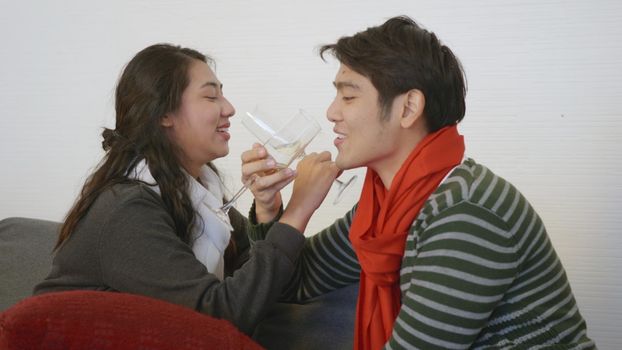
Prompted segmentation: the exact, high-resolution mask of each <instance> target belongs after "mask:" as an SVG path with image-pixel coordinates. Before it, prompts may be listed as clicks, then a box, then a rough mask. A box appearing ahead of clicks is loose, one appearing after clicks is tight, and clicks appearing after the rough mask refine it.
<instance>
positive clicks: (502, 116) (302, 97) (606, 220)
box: [0, 0, 622, 349]
mask: <svg viewBox="0 0 622 350" xmlns="http://www.w3.org/2000/svg"><path fill="white" fill-rule="evenodd" d="M1 1H2V3H1V7H0V8H1V9H2V10H1V12H0V38H1V39H2V41H1V42H2V44H1V46H0V77H1V78H0V110H1V112H2V116H1V118H2V119H1V120H2V123H1V124H0V166H1V167H2V171H0V218H4V217H8V216H28V217H38V218H45V219H52V220H61V219H62V217H63V215H64V214H65V212H66V211H67V209H68V208H69V206H70V205H71V203H72V201H73V199H74V198H75V196H76V194H77V192H78V190H79V189H80V186H81V184H82V182H83V181H84V179H85V176H86V175H87V173H88V172H89V171H90V169H92V167H93V166H94V165H95V164H96V162H97V161H98V159H99V158H100V157H101V156H102V151H101V149H100V142H101V139H100V137H99V134H100V132H101V127H102V126H113V125H114V124H113V120H114V117H113V106H112V103H113V98H112V96H113V91H114V85H115V81H116V79H117V77H118V75H119V72H120V71H121V69H122V67H123V65H124V64H125V63H126V62H127V61H128V60H129V59H130V58H131V57H132V56H133V55H134V54H135V53H136V52H137V51H138V50H140V49H142V48H144V47H145V46H147V45H149V44H152V43H155V42H173V43H178V44H182V45H187V46H190V47H193V48H196V49H199V50H201V51H204V52H206V53H209V54H210V55H212V56H214V57H215V58H216V60H217V62H218V65H217V74H218V75H219V78H220V79H221V80H222V81H223V82H224V84H225V93H226V95H227V96H228V97H229V99H230V100H231V101H232V102H233V103H234V105H235V106H236V107H237V110H238V114H240V113H243V112H244V111H247V110H251V109H252V108H253V107H254V106H255V104H260V105H261V106H263V107H264V109H267V108H269V109H270V110H272V111H273V112H274V113H275V114H279V115H283V116H287V115H288V114H291V113H293V112H294V111H295V110H296V109H298V108H300V107H304V108H306V109H307V110H308V111H310V112H311V113H313V114H314V115H315V116H316V117H317V118H318V119H321V120H322V123H323V127H324V133H323V134H322V135H321V137H320V138H319V139H317V140H316V141H314V142H313V143H312V147H311V148H312V149H314V150H321V149H331V150H332V149H333V147H332V136H331V125H330V124H329V123H328V122H327V121H326V120H325V119H324V114H325V109H326V107H327V106H328V104H329V102H330V101H331V98H332V96H333V94H334V91H333V88H332V86H331V81H332V78H333V76H334V73H335V68H336V64H335V63H334V62H329V63H323V62H322V61H321V60H320V59H319V58H318V57H317V55H316V53H315V51H314V50H315V48H316V47H317V46H318V45H320V44H323V43H330V42H333V41H335V40H336V39H337V38H338V37H339V36H341V35H350V34H353V33H354V32H356V31H359V30H362V29H364V28H366V27H368V26H373V25H378V24H381V23H382V22H383V21H384V20H385V19H386V18H388V17H390V16H394V15H398V14H408V15H410V16H412V17H413V18H415V19H416V20H418V21H419V22H420V23H422V24H423V25H424V26H426V27H427V28H430V29H431V30H433V31H435V32H436V33H437V34H438V35H439V37H440V38H441V39H442V40H444V41H445V42H446V43H447V44H448V45H449V46H450V47H451V48H452V49H453V50H454V51H455V53H456V54H457V55H458V57H459V58H460V59H461V60H462V63H463V65H464V67H465V69H466V73H467V77H468V81H469V93H468V101H467V106H468V110H467V115H466V117H465V121H464V123H463V124H462V127H461V131H462V132H463V133H464V134H465V135H466V138H467V147H468V149H467V152H468V154H469V155H470V156H472V157H474V158H476V159H477V160H478V161H480V162H482V163H484V164H486V165H488V166H489V167H490V168H492V169H493V170H494V171H496V172H497V173H498V174H500V175H502V176H504V177H505V178H507V179H509V180H510V181H512V182H513V183H514V184H515V185H517V187H518V188H520V189H521V190H522V191H523V192H524V194H525V195H526V196H527V197H528V198H529V199H530V201H531V202H532V204H533V205H534V206H535V207H536V209H537V210H538V211H539V213H540V214H541V216H542V217H543V219H544V221H545V223H546V225H547V228H548V230H549V233H550V236H551V238H552V240H553V243H554V245H555V247H556V249H557V251H558V253H559V255H560V256H561V259H562V261H563V263H564V265H565V267H566V269H567V272H568V275H569V277H570V280H571V284H572V286H573V289H574V292H575V295H576V297H577V299H578V302H579V305H580V308H581V311H582V313H583V315H584V316H585V318H586V319H587V322H588V328H589V333H590V335H591V336H592V337H593V338H594V339H595V340H596V341H597V344H598V345H599V347H600V348H601V349H617V348H618V347H617V346H616V345H618V344H621V343H622V335H620V332H619V327H620V326H619V325H620V323H622V302H621V301H620V297H621V296H622V280H621V278H620V272H619V271H620V270H622V253H620V252H619V247H621V246H622V235H619V234H618V231H619V229H620V227H622V215H619V214H618V213H617V212H618V210H619V208H620V205H621V204H622V203H621V199H620V198H621V197H622V185H620V181H616V180H617V177H618V176H619V175H620V173H621V170H622V166H621V165H620V160H621V159H620V156H619V151H620V149H621V147H620V142H619V139H620V136H622V135H621V131H620V130H622V112H621V110H622V69H621V68H620V67H619V66H620V63H622V40H621V39H622V25H620V23H622V5H620V3H619V2H618V1H614V0H611V1H607V0H600V1H560V0H538V1H535V0H523V1H508V0H504V1H482V0H479V1H470V2H465V1H433V0H421V1H410V2H407V1H404V0H385V1H382V2H376V1H362V0H357V1H354V0H352V1H342V2H334V1H323V2H324V4H322V5H318V4H317V3H318V1H313V2H311V1H309V2H302V1H285V0H282V1H272V2H269V1H261V2H260V1H257V2H241V1H199V0H194V1H183V2H182V1H177V2H176V1H172V0H158V1H147V0H144V1H120V0H111V1H98V2H90V1H79V0H68V1H63V2H53V1H28V0H25V1H20V2H17V1H9V0H1ZM311 3H315V4H314V5H312V4H311ZM233 124H234V126H233V128H232V132H233V138H232V141H231V157H230V158H229V159H226V160H222V161H220V162H218V164H219V166H220V167H221V168H222V169H223V170H224V171H225V173H226V176H227V180H228V183H229V184H230V187H231V188H232V189H237V188H238V187H239V176H240V174H239V163H240V162H239V156H238V155H239V154H240V153H241V152H242V150H244V149H246V148H248V147H249V146H250V144H251V142H252V141H251V140H252V139H251V137H250V135H249V134H248V133H247V132H246V131H245V130H243V128H242V127H241V126H240V125H239V123H236V121H235V119H233ZM351 173H352V172H351ZM358 173H359V174H360V175H361V178H360V180H362V175H363V172H361V171H359V172H358ZM361 183H362V181H359V183H358V186H357V189H356V190H353V191H351V192H350V196H349V197H348V198H346V199H345V200H343V201H342V203H341V205H339V206H333V205H331V204H330V203H326V204H325V205H324V206H323V207H322V208H321V209H320V210H319V211H318V213H317V215H316V217H315V218H314V221H313V222H312V224H311V227H310V231H314V230H316V229H319V228H321V227H323V226H325V225H327V224H329V223H330V222H332V220H333V219H334V218H336V217H337V216H339V215H341V214H343V213H344V212H345V211H346V210H347V209H348V208H349V207H350V206H351V205H352V204H353V203H354V202H355V201H356V199H357V194H358V189H359V188H360V185H361ZM249 201H250V198H249V196H246V197H244V198H243V200H241V201H240V202H239V204H238V207H239V208H240V209H241V210H242V211H244V212H245V211H246V210H247V208H248V204H249Z"/></svg>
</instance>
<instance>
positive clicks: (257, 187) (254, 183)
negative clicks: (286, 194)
mask: <svg viewBox="0 0 622 350" xmlns="http://www.w3.org/2000/svg"><path fill="white" fill-rule="evenodd" d="M295 175H296V172H295V171H293V170H292V169H282V170H277V169H276V163H275V161H274V159H272V157H270V155H269V154H268V152H267V151H266V149H265V148H264V147H263V146H261V145H260V144H258V143H255V144H254V145H253V148H252V149H251V150H249V151H246V152H244V153H242V182H243V183H245V184H248V183H249V182H251V184H250V186H249V189H250V190H251V192H253V196H255V215H256V217H257V221H258V222H268V221H270V220H272V219H274V217H276V215H277V214H278V212H279V208H280V207H281V203H282V199H281V192H280V191H281V189H282V188H283V187H285V186H287V184H289V183H290V182H292V180H293V179H294V177H295Z"/></svg>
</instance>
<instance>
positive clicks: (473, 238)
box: [386, 202, 518, 349]
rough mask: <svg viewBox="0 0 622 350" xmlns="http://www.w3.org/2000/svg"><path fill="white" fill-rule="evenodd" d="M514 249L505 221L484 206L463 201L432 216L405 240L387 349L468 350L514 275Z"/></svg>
mask: <svg viewBox="0 0 622 350" xmlns="http://www.w3.org/2000/svg"><path fill="white" fill-rule="evenodd" d="M417 240H418V241H417ZM516 251H517V248H516V242H515V241H514V238H513V237H512V236H511V235H510V233H509V230H508V229H507V227H506V223H505V222H504V221H503V220H502V219H501V218H499V217H497V216H496V215H495V214H494V213H491V212H489V211H488V210H487V209H485V208H482V207H480V206H477V205H474V204H471V203H468V202H462V203H460V204H457V205H455V206H452V207H450V208H448V209H446V210H444V211H443V212H441V213H440V214H439V215H438V216H435V217H434V219H433V221H431V222H430V223H429V224H428V226H427V227H425V228H424V229H423V231H422V232H421V234H420V235H419V237H418V238H415V239H412V240H407V242H406V252H405V258H404V262H403V266H402V270H403V276H402V278H403V280H402V281H401V285H402V306H401V309H400V312H399V314H398V317H397V319H396V321H395V324H394V327H393V332H392V336H391V338H390V339H389V341H388V343H387V345H386V348H387V349H405V348H419V349H468V348H470V346H471V344H472V343H473V342H474V341H475V340H476V338H477V336H478V334H479V333H480V331H481V330H482V329H483V328H484V327H485V325H486V322H487V320H488V319H489V317H490V315H491V313H492V312H493V310H494V308H495V307H496V306H497V304H498V302H499V301H500V300H501V298H502V297H503V295H504V293H505V292H506V290H507V289H508V287H509V286H510V284H511V283H512V281H513V279H514V276H515V274H516V271H517V268H518V259H517V254H516Z"/></svg>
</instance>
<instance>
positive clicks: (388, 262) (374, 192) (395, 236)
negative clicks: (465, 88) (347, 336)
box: [350, 125, 464, 350]
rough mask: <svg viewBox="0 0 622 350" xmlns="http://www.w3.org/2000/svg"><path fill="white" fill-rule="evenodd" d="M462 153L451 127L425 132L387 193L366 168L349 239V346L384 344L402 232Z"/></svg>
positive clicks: (393, 308)
mask: <svg viewBox="0 0 622 350" xmlns="http://www.w3.org/2000/svg"><path fill="white" fill-rule="evenodd" d="M463 156H464V140H463V137H462V135H460V134H458V129H457V127H456V126H455V125H454V126H448V127H445V128H443V129H441V130H439V131H436V132H434V133H431V134H429V135H427V136H426V137H425V138H424V139H423V140H421V141H420V142H419V144H417V146H416V147H415V149H414V150H413V151H412V152H411V153H410V155H409V156H408V158H407V159H406V161H404V164H402V167H401V168H400V169H399V170H398V172H397V173H396V174H395V177H394V178H393V182H392V183H391V188H390V189H389V190H388V191H387V190H386V189H385V187H384V185H383V183H382V181H381V180H380V177H379V176H378V174H377V173H376V172H375V171H373V170H371V169H367V175H366V176H365V183H364V184H363V191H362V192H361V198H360V200H359V204H358V209H357V210H356V214H355V215H354V219H353V221H352V226H351V227H350V240H351V241H352V245H353V246H354V250H355V251H356V255H357V256H358V259H359V263H360V264H361V282H360V288H359V297H358V304H357V307H356V323H355V332H354V348H355V349H363V350H377V349H380V348H382V347H383V346H384V344H385V343H386V342H387V340H388V339H389V337H390V336H391V332H392V330H393V323H394V322H395V318H396V317H397V314H398V312H399V310H400V306H401V302H400V286H399V271H400V266H401V263H402V257H403V256H404V246H405V244H406V235H407V234H408V230H409V229H410V227H411V225H412V223H413V221H414V220H415V218H416V217H417V215H419V211H420V210H421V208H422V207H423V205H424V203H425V201H426V200H427V199H428V197H430V195H431V194H432V193H433V192H434V191H435V190H436V188H437V187H438V185H439V184H440V182H441V181H442V180H443V179H444V178H445V176H446V175H447V174H448V173H449V171H451V169H453V168H454V167H455V166H456V165H458V164H460V162H461V161H462V158H463Z"/></svg>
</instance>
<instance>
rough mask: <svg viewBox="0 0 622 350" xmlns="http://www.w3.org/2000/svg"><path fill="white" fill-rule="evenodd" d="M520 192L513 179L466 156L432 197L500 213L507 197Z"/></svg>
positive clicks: (443, 202)
mask: <svg viewBox="0 0 622 350" xmlns="http://www.w3.org/2000/svg"><path fill="white" fill-rule="evenodd" d="M517 195H520V193H519V192H518V190H517V189H516V188H515V187H514V186H513V185H512V184H511V183H510V182H508V181H507V180H505V179H504V178H502V177H501V176H499V175H497V174H495V173H494V172H493V171H492V170H490V169H489V168H488V167H486V166H485V165H483V164H480V163H477V162H476V161H475V160H473V159H472V158H466V159H465V160H464V161H463V162H462V163H461V164H460V165H458V166H457V167H456V168H454V169H453V170H452V171H451V173H450V174H449V176H448V177H447V178H446V179H445V181H443V182H442V183H441V185H440V186H439V187H438V189H437V190H436V191H435V192H434V194H433V195H432V196H431V197H430V199H431V200H436V201H440V202H442V203H436V204H437V205H440V204H444V205H443V206H445V207H449V206H452V205H456V204H459V203H463V202H467V203H469V204H470V205H476V206H479V207H483V208H486V209H487V210H490V211H492V212H496V213H498V212H499V210H500V209H503V204H504V203H505V202H506V201H507V200H508V199H511V198H514V197H515V196H517Z"/></svg>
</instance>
